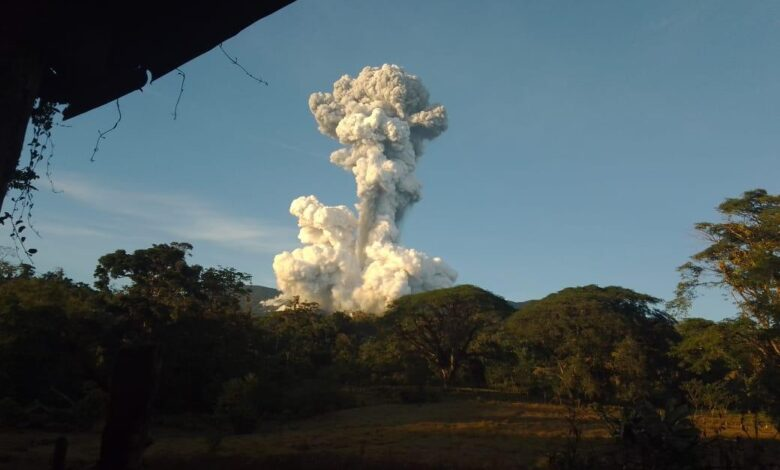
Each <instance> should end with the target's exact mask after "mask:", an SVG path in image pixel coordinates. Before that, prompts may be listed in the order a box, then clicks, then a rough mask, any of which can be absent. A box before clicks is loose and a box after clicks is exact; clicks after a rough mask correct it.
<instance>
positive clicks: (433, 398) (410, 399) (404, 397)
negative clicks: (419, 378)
mask: <svg viewBox="0 0 780 470" xmlns="http://www.w3.org/2000/svg"><path fill="white" fill-rule="evenodd" d="M398 398H399V399H400V400H401V403H407V404H419V403H435V402H438V401H440V400H441V397H440V396H439V394H438V393H436V392H433V391H430V390H427V389H425V388H423V387H416V388H413V389H408V390H401V391H400V392H399V393H398Z"/></svg>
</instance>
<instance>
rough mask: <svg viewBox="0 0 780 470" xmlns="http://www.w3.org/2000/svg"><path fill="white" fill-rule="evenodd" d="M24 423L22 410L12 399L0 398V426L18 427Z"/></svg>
mask: <svg viewBox="0 0 780 470" xmlns="http://www.w3.org/2000/svg"><path fill="white" fill-rule="evenodd" d="M24 421H25V412H24V408H22V406H21V405H20V404H19V403H18V402H17V401H16V400H14V399H13V398H10V397H4V398H0V425H2V426H12V427H15V426H19V425H21V424H23V423H24Z"/></svg>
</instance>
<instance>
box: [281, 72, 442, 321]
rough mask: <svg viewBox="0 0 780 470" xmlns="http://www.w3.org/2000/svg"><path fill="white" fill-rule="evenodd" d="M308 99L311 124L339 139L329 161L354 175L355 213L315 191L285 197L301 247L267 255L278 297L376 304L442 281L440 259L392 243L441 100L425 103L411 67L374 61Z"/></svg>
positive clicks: (365, 306)
mask: <svg viewBox="0 0 780 470" xmlns="http://www.w3.org/2000/svg"><path fill="white" fill-rule="evenodd" d="M309 108H310V109H311V112H312V114H314V118H315V119H316V120H317V124H318V125H319V130H320V132H322V133H323V134H325V135H327V136H330V137H333V138H334V139H336V140H338V141H339V142H340V143H342V144H344V145H345V147H344V148H341V149H339V150H336V151H335V152H333V153H332V154H331V156H330V161H331V162H332V163H334V164H336V165H338V166H340V167H342V168H344V169H345V170H347V171H351V172H352V174H354V175H355V181H356V183H357V196H358V203H357V204H356V208H357V216H355V214H354V213H353V212H352V211H351V210H350V209H349V208H347V207H345V206H335V207H334V206H326V205H323V204H322V203H320V202H319V201H318V200H317V198H316V197H314V196H305V197H299V198H297V199H296V200H294V201H293V202H292V205H291V206H290V213H291V214H292V215H294V216H296V217H298V226H299V227H300V234H299V235H298V238H299V239H300V240H301V242H302V243H303V245H304V246H303V247H302V248H298V249H296V250H293V251H292V252H287V251H285V252H284V253H281V254H279V255H277V256H276V257H275V258H274V264H273V267H274V272H275V273H276V281H277V284H278V287H279V289H280V290H281V291H282V292H283V294H282V297H283V298H289V297H292V296H300V298H301V299H303V300H307V301H315V302H318V303H319V304H320V305H321V306H323V307H324V308H326V309H329V310H345V311H354V310H361V311H365V312H373V313H381V312H382V311H383V310H384V309H385V307H386V305H387V304H388V303H389V302H390V301H392V300H394V299H397V298H398V297H400V296H403V295H406V294H410V293H415V292H422V291H426V290H431V289H438V288H442V287H449V286H451V285H452V284H453V283H454V282H455V278H456V276H457V274H456V273H455V271H454V270H452V269H451V268H450V267H449V266H447V265H446V264H445V263H444V262H443V261H442V260H441V259H440V258H431V257H429V256H427V255H426V254H424V253H421V252H419V251H416V250H413V249H410V248H404V247H402V246H399V245H398V239H399V229H398V224H399V222H400V221H401V219H402V218H403V216H404V213H405V211H406V209H408V208H409V206H411V205H412V204H414V203H415V202H417V201H419V200H420V183H419V182H418V181H417V179H416V178H415V176H414V170H415V167H416V165H417V161H418V160H419V159H420V156H421V155H422V151H423V143H424V141H425V140H430V139H433V138H435V137H436V136H438V135H439V134H441V133H442V132H443V131H444V130H445V129H446V128H447V114H446V111H445V109H444V107H443V106H441V105H431V104H429V102H428V91H427V90H426V89H425V87H423V85H422V83H421V82H420V80H419V79H418V78H417V77H416V76H414V75H411V74H408V73H406V72H405V71H404V70H403V69H402V68H401V67H398V66H396V65H383V66H382V67H366V68H364V69H363V70H362V71H361V72H360V74H359V75H358V76H357V78H352V77H349V76H347V75H345V76H343V77H341V78H340V79H339V80H338V81H336V83H334V84H333V93H314V94H313V95H311V97H310V98H309Z"/></svg>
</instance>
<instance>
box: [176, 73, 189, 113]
mask: <svg viewBox="0 0 780 470" xmlns="http://www.w3.org/2000/svg"><path fill="white" fill-rule="evenodd" d="M176 72H177V73H178V74H179V75H181V86H180V88H179V96H178V97H177V98H176V104H175V105H174V106H173V120H174V121H175V120H176V117H177V116H178V115H179V114H178V113H179V102H180V101H181V95H182V94H184V80H185V79H186V78H187V76H186V75H185V74H184V72H182V71H181V69H176Z"/></svg>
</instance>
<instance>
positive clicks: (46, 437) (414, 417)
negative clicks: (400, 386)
mask: <svg viewBox="0 0 780 470" xmlns="http://www.w3.org/2000/svg"><path fill="white" fill-rule="evenodd" d="M698 422H699V423H700V424H701V426H704V427H706V426H710V427H712V426H715V425H717V424H718V423H719V421H717V420H715V419H714V418H708V417H701V418H699V419H698ZM581 428H582V430H583V442H582V449H583V451H584V452H593V451H598V450H600V449H602V448H606V447H609V446H611V445H612V444H611V440H610V439H609V435H608V432H607V429H606V428H605V427H604V426H603V425H602V424H601V422H600V421H599V419H598V417H597V416H596V415H595V414H592V413H591V414H585V415H583V417H582V427H581ZM567 432H568V426H567V422H566V418H565V409H564V408H562V407H560V406H556V405H544V404H529V403H521V402H511V401H500V400H486V399H476V398H474V397H471V398H463V397H460V398H450V399H447V400H444V401H442V402H440V403H426V404H421V405H407V404H380V405H372V406H365V407H360V408H354V409H349V410H341V411H337V412H333V413H328V414H325V415H320V416H317V417H314V418H310V419H306V420H300V421H293V422H288V423H285V424H280V423H276V424H273V423H265V424H262V425H261V428H260V429H258V431H257V432H256V433H254V434H250V435H243V436H225V435H222V434H221V433H219V432H217V431H214V430H211V431H209V430H204V431H198V432H195V431H182V430H181V429H173V428H170V427H161V428H157V429H154V431H153V433H152V434H153V437H154V443H153V444H152V445H151V446H150V447H149V449H148V450H147V452H146V454H145V459H146V464H147V467H148V468H150V469H166V470H171V469H179V468H181V469H185V468H186V469H200V468H278V467H283V468H493V469H495V468H544V467H545V465H546V463H547V456H548V455H549V454H551V453H553V452H555V451H556V450H560V449H561V448H563V446H564V445H565V443H566V439H567ZM712 432H714V429H710V430H709V433H710V435H711V433H712ZM742 432H743V431H742V430H741V427H740V423H739V417H736V416H732V417H729V422H728V425H727V426H726V429H724V430H722V431H721V434H722V435H725V436H732V437H734V436H737V435H739V434H740V433H742ZM776 434H777V433H776V432H775V430H774V429H773V428H769V427H765V426H762V427H761V429H760V436H759V437H760V438H761V439H765V440H774V439H777V435H776ZM58 436H59V434H56V433H46V432H38V431H35V432H32V431H23V432H19V431H2V432H0V468H9V469H15V468H18V469H28V468H29V469H32V468H47V463H48V459H49V458H50V455H51V452H52V449H53V446H54V440H55V439H56V437H58ZM67 437H68V439H69V443H70V446H69V451H68V466H69V468H73V469H86V468H89V467H90V465H92V464H93V463H94V462H95V461H96V459H97V454H98V449H99V434H98V433H80V434H69V435H68V436H67ZM773 443H780V441H773Z"/></svg>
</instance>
